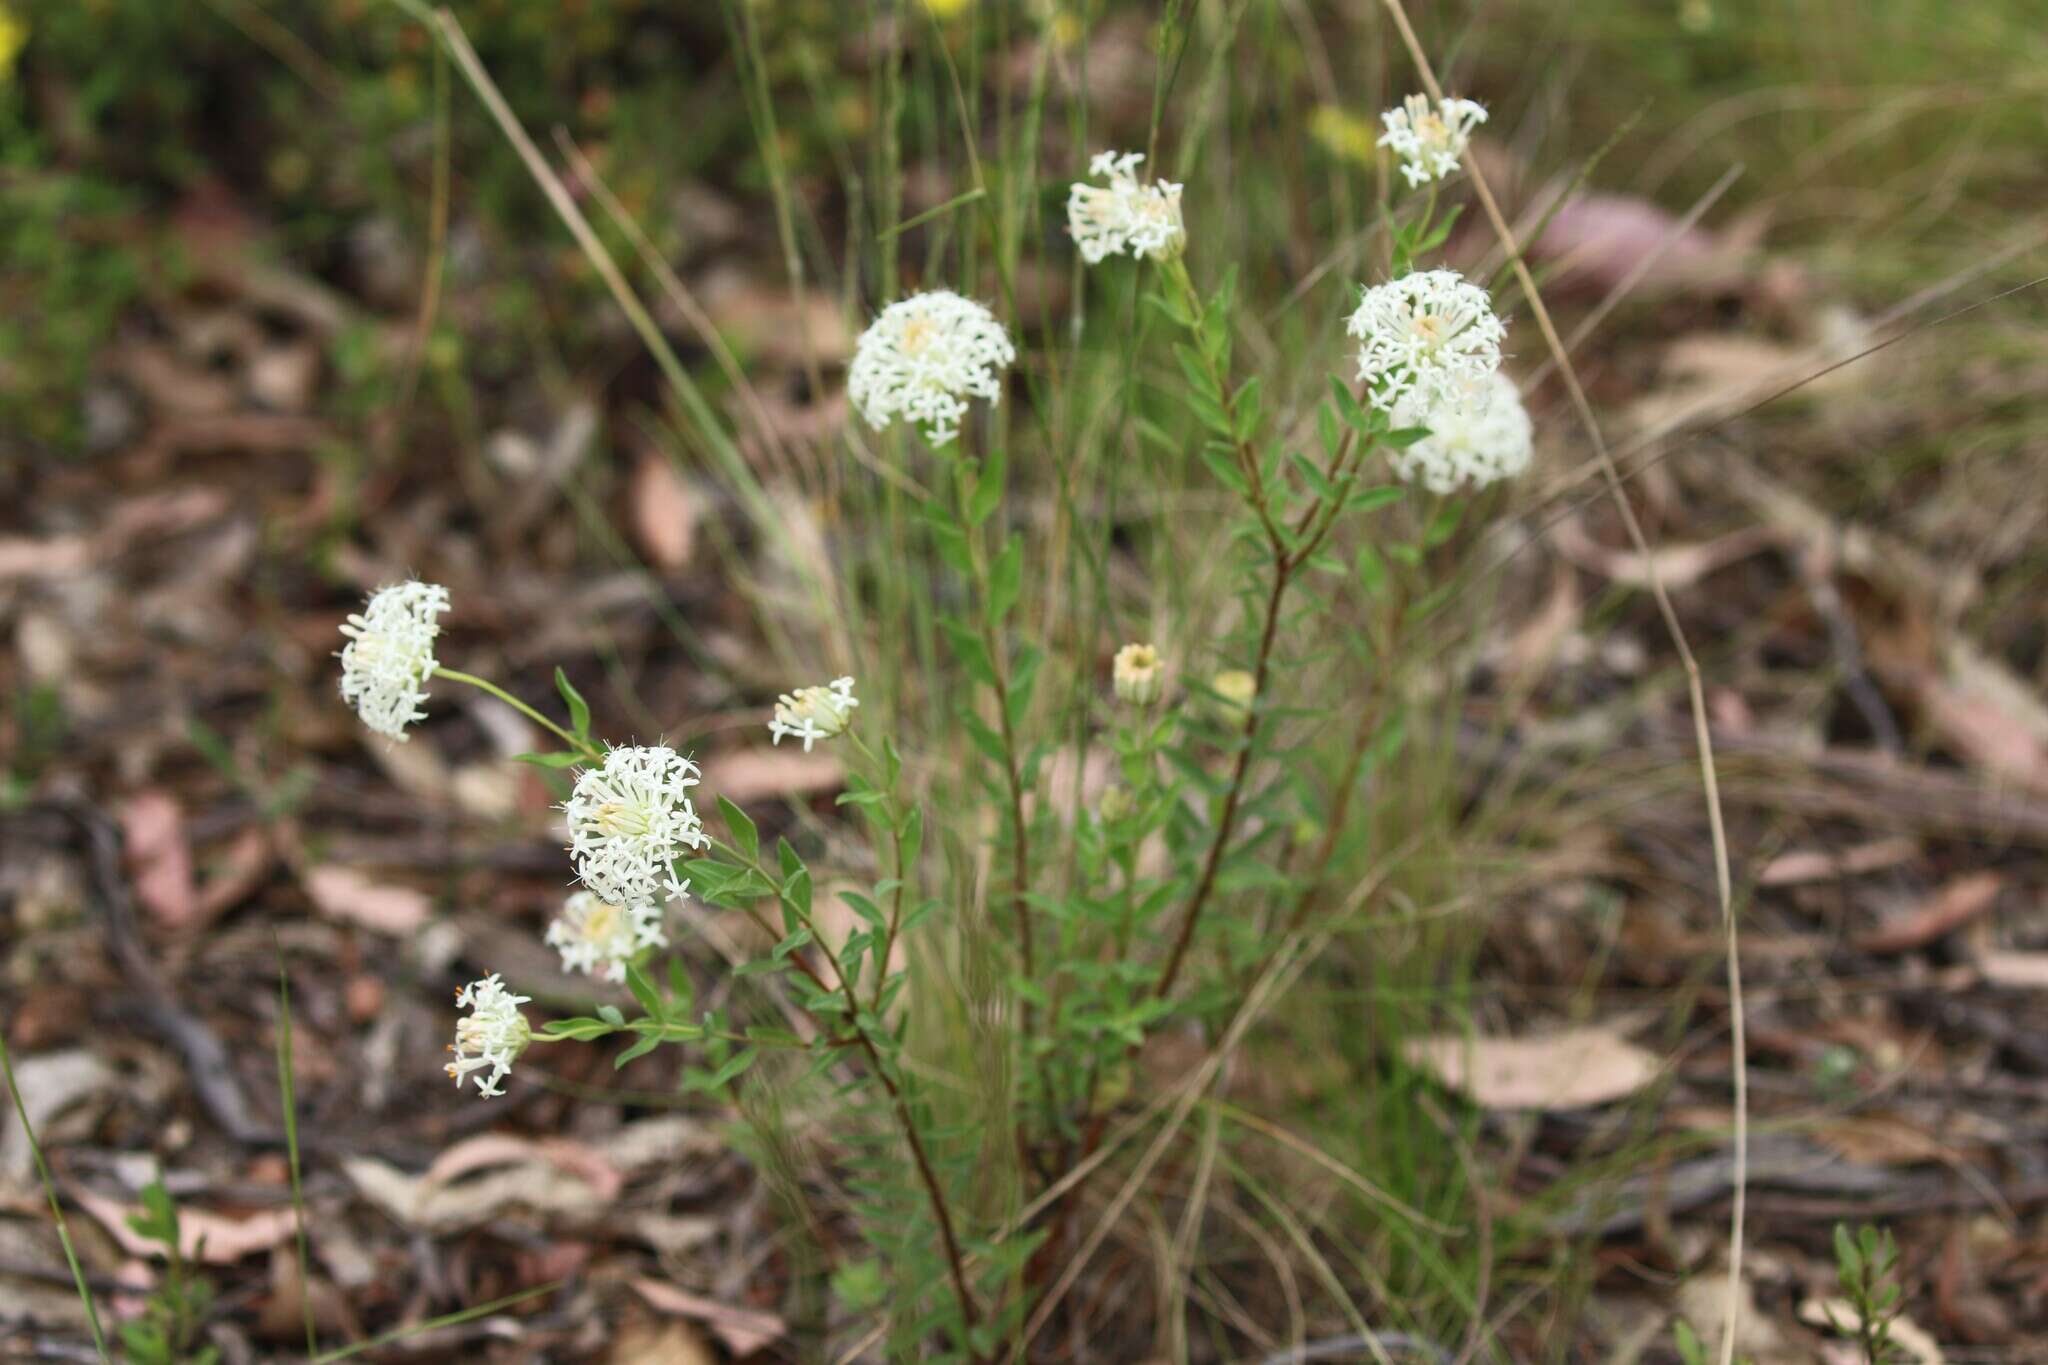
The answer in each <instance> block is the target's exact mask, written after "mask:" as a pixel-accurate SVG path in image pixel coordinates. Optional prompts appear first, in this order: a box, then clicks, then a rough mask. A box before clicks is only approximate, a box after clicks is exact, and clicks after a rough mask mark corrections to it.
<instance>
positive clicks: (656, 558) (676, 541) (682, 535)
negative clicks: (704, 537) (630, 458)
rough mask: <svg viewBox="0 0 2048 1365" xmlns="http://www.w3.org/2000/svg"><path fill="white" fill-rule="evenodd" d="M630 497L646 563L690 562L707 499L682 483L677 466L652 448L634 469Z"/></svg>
mask: <svg viewBox="0 0 2048 1365" xmlns="http://www.w3.org/2000/svg"><path fill="white" fill-rule="evenodd" d="M628 496H629V497H630V499H631V501H632V509H631V510H632V515H633V537H634V539H635V540H637V541H638V542H639V544H640V552H641V553H642V554H644V555H646V556H647V562H648V563H650V564H652V565H653V566H654V567H655V568H657V569H668V570H674V569H680V568H682V567H683V566H684V565H685V564H687V563H689V562H690V549H691V547H692V546H694V545H695V544H696V542H697V519H698V518H699V517H700V516H702V515H703V512H704V500H703V499H702V498H701V497H699V496H698V495H697V493H696V491H695V490H694V489H692V488H691V487H690V486H689V485H688V484H686V483H684V482H683V479H682V476H681V475H680V474H678V473H676V471H675V467H674V466H673V465H671V464H670V463H669V462H668V461H667V460H666V459H664V458H662V457H661V456H660V455H657V454H655V453H653V452H652V451H650V452H648V453H647V454H645V455H642V456H641V457H640V463H639V465H638V466H637V467H636V468H635V469H634V470H633V485H632V489H631V491H630V493H629V494H628Z"/></svg>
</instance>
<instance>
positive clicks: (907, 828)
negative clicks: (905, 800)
mask: <svg viewBox="0 0 2048 1365" xmlns="http://www.w3.org/2000/svg"><path fill="white" fill-rule="evenodd" d="M902 837H903V848H902V854H901V856H902V859H903V866H902V867H901V868H900V869H898V874H899V875H900V876H903V877H906V878H907V877H909V876H910V872H911V869H912V868H914V867H916V866H917V855H918V854H919V853H921V852H922V851H923V850H924V807H922V806H912V807H911V808H910V809H909V810H907V811H905V812H904V813H903V836H902Z"/></svg>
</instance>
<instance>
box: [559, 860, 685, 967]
mask: <svg viewBox="0 0 2048 1365" xmlns="http://www.w3.org/2000/svg"><path fill="white" fill-rule="evenodd" d="M681 885H683V886H688V885H689V883H687V882H684V883H681ZM547 942H548V946H549V947H550V948H553V949H554V950H555V951H556V952H558V953H560V954H561V955H562V970H563V971H565V972H582V973H583V974H584V975H585V976H602V977H603V978H604V979H605V980H607V981H624V980H625V979H626V964H627V963H629V962H631V961H632V960H633V959H634V958H635V957H637V956H639V954H640V953H641V951H642V950H644V949H647V948H666V947H667V946H668V935H667V934H665V933H663V932H662V929H661V907H660V906H657V905H613V904H612V903H611V902H610V901H606V900H601V899H599V898H598V897H597V896H595V895H593V894H591V893H590V892H588V891H578V892H577V893H576V894H575V895H573V896H571V897H569V899H568V900H567V901H565V902H563V904H562V912H561V913H560V914H558V915H556V916H555V918H554V921H553V922H552V923H550V924H549V925H548V935H547Z"/></svg>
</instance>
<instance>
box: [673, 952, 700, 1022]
mask: <svg viewBox="0 0 2048 1365" xmlns="http://www.w3.org/2000/svg"><path fill="white" fill-rule="evenodd" d="M668 993H669V994H670V995H671V996H674V997H675V1008H676V1013H677V1015H678V1016H682V1015H687V1014H688V1013H689V1010H690V1002H691V1001H692V1000H694V999H696V998H697V985H696V983H695V982H693V981H691V980H690V969H689V968H688V967H685V966H684V965H683V959H682V955H681V954H680V953H679V954H677V955H676V956H674V957H672V958H670V959H669V960H668Z"/></svg>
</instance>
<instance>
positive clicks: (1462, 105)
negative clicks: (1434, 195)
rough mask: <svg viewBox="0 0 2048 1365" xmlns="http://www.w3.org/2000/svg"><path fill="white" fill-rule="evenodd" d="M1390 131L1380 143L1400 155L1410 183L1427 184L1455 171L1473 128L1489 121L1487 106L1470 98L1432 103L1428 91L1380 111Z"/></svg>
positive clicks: (1383, 134)
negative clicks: (1435, 104)
mask: <svg viewBox="0 0 2048 1365" xmlns="http://www.w3.org/2000/svg"><path fill="white" fill-rule="evenodd" d="M1380 122H1381V123H1383V124H1385V125H1386V129H1387V131H1385V132H1384V133H1381V134H1380V140H1379V145H1380V146H1382V147H1391V148H1393V149H1394V155H1395V156H1398V157H1400V158H1401V174H1402V175H1405V176H1407V177H1408V183H1409V184H1410V185H1422V184H1427V183H1428V182H1429V181H1432V180H1442V179H1444V178H1446V177H1447V176H1451V175H1455V174H1456V173H1457V170H1458V159H1459V158H1460V157H1462V156H1464V155H1465V146H1466V144H1467V143H1469V142H1470V141H1471V140H1472V130H1473V129H1474V128H1476V127H1478V126H1479V125H1480V124H1482V123H1484V122H1486V110H1484V109H1483V108H1481V107H1480V106H1478V105H1476V104H1474V103H1473V102H1472V101H1471V100H1452V99H1447V100H1442V101H1439V102H1438V104H1437V107H1436V108H1435V109H1431V108H1430V107H1429V97H1428V96H1427V95H1410V96H1409V97H1408V98H1407V99H1405V100H1403V101H1401V107H1400V108H1399V109H1389V110H1387V111H1386V112H1385V113H1384V114H1381V115H1380Z"/></svg>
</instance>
